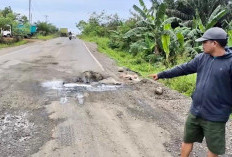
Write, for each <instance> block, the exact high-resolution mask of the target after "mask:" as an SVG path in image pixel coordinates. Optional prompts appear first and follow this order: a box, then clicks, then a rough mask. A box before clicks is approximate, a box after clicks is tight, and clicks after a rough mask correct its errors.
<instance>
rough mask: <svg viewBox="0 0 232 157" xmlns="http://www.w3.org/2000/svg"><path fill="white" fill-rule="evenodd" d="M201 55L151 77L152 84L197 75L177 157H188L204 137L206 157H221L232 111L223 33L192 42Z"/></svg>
mask: <svg viewBox="0 0 232 157" xmlns="http://www.w3.org/2000/svg"><path fill="white" fill-rule="evenodd" d="M196 41H197V42H202V43H203V50H204V53H200V54H198V55H197V56H196V57H195V58H194V59H193V60H191V61H190V62H188V63H185V64H182V65H179V66H177V67H175V68H173V69H170V70H167V71H163V72H161V73H158V74H152V75H150V76H152V77H153V79H154V80H158V79H162V78H173V77H177V76H182V75H187V74H192V73H197V82H196V89H195V92H194V93H193V95H192V100H193V101H192V105H191V108H190V113H189V115H188V118H187V120H186V123H185V130H184V141H183V143H182V147H181V157H188V156H189V154H190V153H191V151H192V148H193V143H194V142H200V143H201V142H202V140H203V138H204V137H205V139H206V143H207V147H208V150H209V151H208V157H217V156H218V155H221V154H224V153H225V124H226V122H227V121H228V119H229V116H230V113H231V111H232V50H231V49H229V48H226V47H225V46H226V44H227V33H226V32H225V31H224V30H223V29H221V28H218V27H214V28H211V29H209V30H207V31H206V32H205V33H204V34H203V36H202V37H201V38H199V39H197V40H196Z"/></svg>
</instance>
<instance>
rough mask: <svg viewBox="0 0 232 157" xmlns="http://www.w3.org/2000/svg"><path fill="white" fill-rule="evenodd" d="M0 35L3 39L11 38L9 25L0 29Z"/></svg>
mask: <svg viewBox="0 0 232 157" xmlns="http://www.w3.org/2000/svg"><path fill="white" fill-rule="evenodd" d="M1 35H2V36H3V37H11V36H12V32H11V25H6V27H5V28H4V29H2V28H1Z"/></svg>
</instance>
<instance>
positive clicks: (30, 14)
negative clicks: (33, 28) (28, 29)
mask: <svg viewBox="0 0 232 157" xmlns="http://www.w3.org/2000/svg"><path fill="white" fill-rule="evenodd" d="M28 18H29V23H30V24H31V0H29V16H28Z"/></svg>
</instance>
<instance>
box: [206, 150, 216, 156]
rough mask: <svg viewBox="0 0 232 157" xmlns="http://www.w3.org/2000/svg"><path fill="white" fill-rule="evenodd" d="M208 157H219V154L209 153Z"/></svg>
mask: <svg viewBox="0 0 232 157" xmlns="http://www.w3.org/2000/svg"><path fill="white" fill-rule="evenodd" d="M207 157H218V155H217V154H214V153H212V152H211V151H208V155H207Z"/></svg>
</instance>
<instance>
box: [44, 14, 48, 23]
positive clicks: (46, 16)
mask: <svg viewBox="0 0 232 157" xmlns="http://www.w3.org/2000/svg"><path fill="white" fill-rule="evenodd" d="M44 16H45V22H46V23H47V22H48V15H44Z"/></svg>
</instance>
